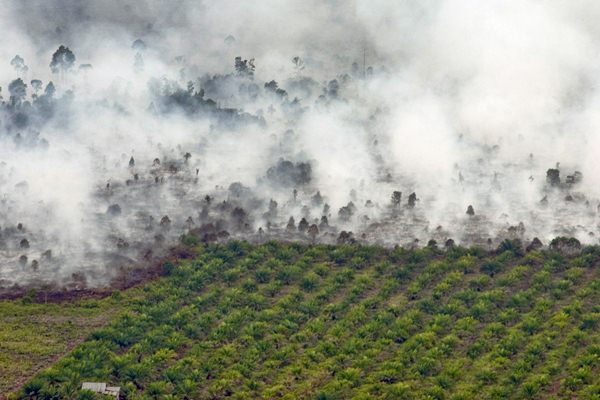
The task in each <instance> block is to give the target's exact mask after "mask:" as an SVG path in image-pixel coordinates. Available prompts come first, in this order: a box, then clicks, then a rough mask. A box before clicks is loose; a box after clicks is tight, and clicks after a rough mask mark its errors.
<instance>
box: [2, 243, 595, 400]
mask: <svg viewBox="0 0 600 400" xmlns="http://www.w3.org/2000/svg"><path fill="white" fill-rule="evenodd" d="M190 242H193V240H188V243H190ZM508 244H510V243H508ZM508 244H505V245H504V246H503V247H502V250H501V251H498V252H495V253H489V252H484V251H481V250H478V249H463V248H451V249H448V250H447V251H441V250H438V249H434V248H423V249H417V250H405V249H401V248H397V249H382V248H377V247H367V246H355V245H341V246H325V245H315V246H306V245H298V244H281V243H271V242H270V243H266V244H263V245H256V246H254V245H250V244H247V243H243V242H235V241H232V242H229V243H227V244H211V245H198V246H197V247H196V250H197V252H196V255H195V256H194V257H192V258H189V259H185V260H181V261H179V262H178V263H176V264H172V263H166V264H165V265H164V270H165V273H166V274H167V276H165V277H163V278H161V279H159V280H157V281H154V282H151V283H148V284H147V285H145V286H143V287H141V288H135V289H131V290H128V291H125V292H122V293H121V292H117V293H115V294H114V295H113V296H112V297H111V298H109V299H107V300H106V301H107V302H113V303H114V304H116V305H117V307H119V309H120V310H122V312H120V315H119V316H118V317H117V318H115V319H114V321H113V322H112V323H110V324H108V325H107V326H105V327H103V328H101V329H97V330H95V331H94V332H93V333H91V334H90V335H89V337H88V338H87V340H86V341H84V342H83V343H81V344H80V345H79V346H77V347H76V348H75V349H74V350H73V351H72V352H71V353H69V354H68V355H67V356H66V357H64V358H62V359H60V360H59V361H58V362H57V363H56V364H55V365H54V366H52V367H51V368H49V369H47V370H45V371H43V372H41V373H39V374H38V375H37V376H36V377H35V378H33V379H31V380H30V381H28V382H27V383H26V384H25V385H24V386H23V387H22V388H21V390H20V391H19V392H18V393H17V394H15V395H13V398H15V399H58V398H67V399H93V398H101V396H100V395H95V394H93V393H91V392H85V391H81V390H80V387H81V383H82V381H100V382H108V383H109V384H110V385H114V386H120V387H121V388H122V394H123V396H124V397H125V398H127V399H222V398H231V399H257V398H265V399H275V398H285V399H298V398H309V399H320V400H325V399H413V398H418V399H473V398H478V399H507V398H508V399H510V398H519V399H520V398H579V399H597V398H598V397H599V396H600V329H599V320H600V268H598V263H599V260H600V248H597V247H585V248H583V249H582V250H581V252H580V253H579V254H576V255H569V256H565V255H562V254H561V253H558V252H554V251H531V252H529V253H526V254H523V252H522V251H521V250H520V249H518V248H516V246H512V245H508ZM103 301H104V300H103ZM15 307H16V306H15ZM32 307H36V306H32ZM104 311H106V308H102V307H100V308H99V309H98V314H97V315H100V314H103V312H104ZM65 313H66V312H65ZM44 329H48V330H53V328H52V327H50V328H44ZM95 396H96V397H95Z"/></svg>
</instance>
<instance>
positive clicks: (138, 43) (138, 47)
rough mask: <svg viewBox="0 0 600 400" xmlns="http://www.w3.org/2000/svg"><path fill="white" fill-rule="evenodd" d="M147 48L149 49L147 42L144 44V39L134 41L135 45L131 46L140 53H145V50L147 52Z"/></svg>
mask: <svg viewBox="0 0 600 400" xmlns="http://www.w3.org/2000/svg"><path fill="white" fill-rule="evenodd" d="M146 47H147V46H146V42H144V41H143V40H142V39H140V38H138V39H135V40H134V41H133V43H132V44H131V48H132V49H133V50H135V51H138V52H143V51H145V50H146Z"/></svg>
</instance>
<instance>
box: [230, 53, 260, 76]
mask: <svg viewBox="0 0 600 400" xmlns="http://www.w3.org/2000/svg"><path fill="white" fill-rule="evenodd" d="M255 68H256V67H255V65H254V58H251V59H250V60H242V57H239V56H238V57H236V58H235V71H236V72H237V74H238V75H239V76H247V77H253V76H254V70H255Z"/></svg>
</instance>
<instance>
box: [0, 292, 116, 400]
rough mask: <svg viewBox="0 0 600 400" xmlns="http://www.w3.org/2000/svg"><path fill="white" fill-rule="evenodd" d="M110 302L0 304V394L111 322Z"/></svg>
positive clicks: (16, 302) (112, 313)
mask: <svg viewBox="0 0 600 400" xmlns="http://www.w3.org/2000/svg"><path fill="white" fill-rule="evenodd" d="M117 310H118V307H116V306H115V303H114V302H111V301H109V300H100V301H98V300H86V301H78V302H73V303H62V304H31V303H28V302H27V301H25V302H23V301H22V300H18V301H0V393H8V392H10V391H12V390H14V389H16V388H17V387H18V386H19V385H20V384H22V383H23V382H24V381H25V380H26V379H27V378H29V377H31V376H33V375H34V374H35V373H37V372H39V371H40V370H41V369H42V368H44V367H47V366H48V365H50V364H52V363H54V362H55V361H56V360H57V359H58V358H59V357H60V356H62V355H64V354H66V353H67V352H68V351H70V350H72V349H73V348H74V347H75V346H76V345H77V344H79V343H81V342H82V341H83V340H84V339H85V338H86V337H87V336H88V335H89V334H90V333H91V332H92V331H94V330H97V329H98V328H100V327H102V326H104V325H106V324H107V323H108V322H109V321H111V320H112V319H113V317H114V316H115V314H116V311H117Z"/></svg>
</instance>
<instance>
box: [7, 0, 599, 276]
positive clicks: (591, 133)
mask: <svg viewBox="0 0 600 400" xmlns="http://www.w3.org/2000/svg"><path fill="white" fill-rule="evenodd" d="M598 17H600V4H598V3H597V2H594V1H584V0H582V1H560V0H556V1H546V2H539V1H534V0H527V1H519V2H516V1H514V2H507V1H494V0H492V1H486V2H477V1H469V0H460V1H459V0H445V1H444V0H440V1H433V0H431V1H411V0H403V1H387V0H369V1H366V0H354V1H350V0H348V1H339V0H328V1H316V0H302V1H300V0H286V1H276V0H264V1H260V2H239V1H233V0H231V1H230V0H225V1H219V2H209V1H185V0H177V1H169V2H162V1H135V2H122V1H91V0H88V1H75V0H70V1H66V0H65V1H59V0H51V1H42V0H39V1H28V2H22V1H16V0H8V1H5V2H4V5H3V7H2V8H0V23H1V25H2V26H3V28H4V29H3V30H2V31H3V44H2V45H1V46H0V86H1V87H2V91H1V92H0V95H1V96H2V100H1V101H2V106H1V110H0V194H1V202H0V287H10V286H13V285H15V284H18V285H28V284H31V285H41V284H58V285H67V286H70V287H84V286H92V287H93V286H103V285H107V284H109V283H110V282H111V280H112V279H115V278H117V277H118V276H119V271H121V268H123V267H126V266H127V265H132V264H136V263H149V262H151V261H152V260H153V259H154V258H156V257H159V256H160V255H161V254H163V253H164V252H165V251H166V249H168V248H169V247H170V246H172V245H173V244H174V243H176V241H177V240H178V238H179V237H180V236H181V235H182V234H183V233H186V232H190V231H191V232H193V233H195V234H197V235H199V237H201V238H202V239H203V240H207V241H212V240H226V239H227V238H232V237H233V238H242V239H247V240H251V241H265V240H269V239H281V240H292V241H302V242H324V243H346V242H352V241H357V242H362V243H373V244H382V245H386V246H393V245H396V244H399V245H404V246H412V245H426V244H427V243H428V241H429V240H431V239H433V240H435V241H436V242H437V244H438V245H439V246H443V244H444V243H445V242H446V241H447V240H448V239H453V240H454V241H455V242H457V243H460V244H464V245H478V246H483V247H489V248H495V247H496V246H497V245H498V243H500V242H501V241H502V240H503V239H505V238H511V239H521V240H522V241H523V242H524V243H528V242H530V241H531V240H532V239H533V238H534V237H538V238H539V239H541V241H542V242H543V243H544V244H548V242H549V241H550V240H551V239H552V238H554V237H556V236H573V237H576V238H578V239H579V240H580V241H582V242H584V243H598V238H597V237H598V234H600V225H599V222H600V220H599V201H598V198H599V197H600V161H599V158H598V156H597V154H598V152H599V151H600V136H599V134H598V131H599V128H600V113H598V112H597V110H598V107H600V97H599V96H598V91H597V87H598V84H599V78H600V70H599V68H600V62H599V61H600V60H599V59H598V57H599V54H600V28H599V27H598V24H597V23H596V21H597V20H598ZM61 45H64V46H66V47H68V48H69V49H70V51H72V53H73V54H74V56H75V60H74V62H73V63H72V65H71V64H69V62H68V59H61V60H62V61H61V60H59V61H61V62H64V63H62V64H61V63H59V64H57V65H56V66H55V68H54V69H55V71H53V70H52V68H51V67H50V63H51V60H52V59H53V55H54V54H55V53H56V52H57V49H59V46H61ZM16 55H19V57H20V58H16V57H15V56H16ZM236 57H240V58H239V59H237V60H236ZM67 58H68V57H67ZM65 60H66V61H65ZM18 78H21V79H22V83H24V84H25V85H26V87H25V88H23V87H22V86H19V84H18V83H17V84H14V82H15V80H17V79H18ZM34 80H39V81H41V82H40V83H39V85H37V84H35V85H34V82H33V81H34ZM49 82H52V83H53V86H54V88H55V92H53V90H52V87H50V88H49V89H48V84H49ZM11 88H12V89H11ZM23 90H25V91H24V92H23ZM550 169H555V170H556V172H551V171H549V170H550ZM553 174H557V175H556V176H555V175H553ZM553 177H554V178H553ZM394 192H401V195H400V194H399V193H398V194H396V197H394V196H393V193H394ZM411 194H414V195H413V196H411ZM469 205H470V206H472V210H473V212H471V213H469V214H468V213H467V208H468V206H469ZM290 217H291V218H293V221H291V220H290ZM323 217H325V218H323ZM350 232H351V233H350Z"/></svg>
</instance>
